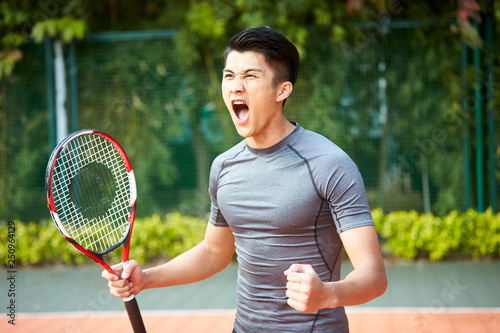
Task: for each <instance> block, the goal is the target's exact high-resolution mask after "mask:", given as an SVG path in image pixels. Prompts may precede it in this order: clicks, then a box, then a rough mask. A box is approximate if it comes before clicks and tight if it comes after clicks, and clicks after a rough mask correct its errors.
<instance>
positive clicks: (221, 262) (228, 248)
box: [144, 223, 234, 289]
mask: <svg viewBox="0 0 500 333" xmlns="http://www.w3.org/2000/svg"><path fill="white" fill-rule="evenodd" d="M233 253H234V236H233V232H232V230H231V229H230V228H229V227H216V226H213V225H212V224H210V223H208V226H207V230H206V232H205V239H204V240H203V241H202V242H201V243H200V244H198V245H196V246H195V247H193V248H192V249H190V250H189V251H187V252H185V253H183V254H181V255H179V256H178V257H176V258H174V259H172V260H170V261H169V262H167V263H165V264H162V265H160V266H156V267H153V268H149V269H146V270H145V271H144V276H145V283H144V289H149V288H161V287H169V286H175V285H181V284H188V283H193V282H197V281H201V280H204V279H206V278H209V277H210V276H212V275H214V274H216V273H218V272H220V271H222V270H223V269H224V268H226V267H227V265H228V264H229V262H230V261H231V258H232V256H233Z"/></svg>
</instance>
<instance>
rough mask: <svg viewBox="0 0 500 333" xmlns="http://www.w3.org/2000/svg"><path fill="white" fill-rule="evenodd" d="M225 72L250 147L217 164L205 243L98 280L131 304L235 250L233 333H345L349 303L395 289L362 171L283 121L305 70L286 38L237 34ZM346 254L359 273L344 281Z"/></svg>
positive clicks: (197, 274) (228, 100) (267, 32)
mask: <svg viewBox="0 0 500 333" xmlns="http://www.w3.org/2000/svg"><path fill="white" fill-rule="evenodd" d="M224 65H225V68H224V70H223V80H222V94H223V98H224V102H225V104H226V106H227V108H228V110H229V112H230V114H231V118H232V120H233V123H234V125H235V127H236V130H237V131H238V133H239V134H240V135H241V136H242V137H244V138H245V140H243V141H242V142H240V143H239V144H237V145H236V146H234V147H233V148H231V149H229V150H228V151H226V152H225V153H223V154H221V155H220V156H218V157H217V158H216V159H215V161H214V162H213V165H212V169H211V172H210V189H209V191H210V195H211V200H212V208H211V216H210V221H209V223H208V225H207V230H206V234H205V239H204V240H203V242H202V243H200V244H199V245H197V246H196V247H194V248H193V249H191V250H189V251H187V252H185V253H184V254H182V255H180V256H178V257H177V258H175V259H173V260H171V261H169V262H167V263H165V264H162V265H160V266H156V267H153V268H150V269H146V270H144V271H143V270H141V269H140V267H139V266H138V265H137V263H136V262H135V261H131V263H130V265H128V267H127V268H126V269H125V271H124V272H123V274H122V277H123V279H124V280H118V279H117V278H116V276H114V275H111V274H109V273H107V272H106V271H104V272H103V273H102V276H103V277H104V278H106V279H108V280H109V283H108V284H109V286H110V290H111V294H113V295H115V296H117V297H127V296H129V295H130V294H131V293H134V294H138V293H139V292H141V291H142V290H144V289H149V288H159V287H167V286H174V285H180V284H187V283H192V282H196V281H200V280H203V279H206V278H208V277H210V276H212V275H214V274H215V273H217V272H219V271H221V270H223V269H224V268H225V267H226V266H227V265H228V264H229V262H230V260H231V257H232V255H233V252H234V250H235V249H236V252H237V254H238V264H239V269H238V288H237V289H238V290H237V291H238V299H237V314H236V321H235V327H234V332H238V333H243V332H245V333H253V332H301V333H302V332H348V331H349V328H348V323H347V317H346V315H345V312H344V308H343V306H346V305H355V304H361V303H365V302H368V301H370V300H372V299H374V298H376V297H378V296H380V295H382V294H383V293H384V291H385V289H386V287H387V280H386V275H385V268H384V263H383V259H382V256H381V253H380V247H379V243H378V240H377V234H376V232H375V228H374V226H373V220H372V217H371V214H370V210H369V207H368V203H367V199H366V193H365V189H364V185H363V181H362V179H361V176H360V174H359V171H358V169H357V167H356V165H355V164H354V163H353V162H352V160H351V159H350V158H349V157H348V156H347V155H346V154H345V153H344V152H343V151H342V150H341V149H340V148H338V147H337V146H336V145H335V144H333V143H332V142H331V141H329V140H327V139H326V138H324V137H323V136H320V135H318V134H316V133H313V132H310V131H307V130H305V129H303V128H301V127H300V126H299V125H298V124H295V123H291V122H289V121H288V120H287V119H286V118H285V116H284V115H283V104H284V103H285V100H286V98H287V97H288V96H290V93H291V92H292V90H293V85H294V83H295V81H296V79H297V74H298V69H299V55H298V52H297V49H296V48H295V46H294V45H293V44H292V43H291V42H289V41H288V40H287V39H286V38H285V37H284V36H283V35H281V34H280V33H279V32H277V31H275V30H272V29H270V28H267V27H259V28H253V29H248V30H245V31H243V32H241V33H239V34H237V35H235V36H234V37H233V38H232V39H231V42H230V45H229V47H228V48H227V49H226V51H225V53H224ZM344 248H345V249H346V251H347V254H348V255H349V258H350V260H351V262H352V264H353V266H354V270H353V271H352V272H351V273H350V274H349V275H347V276H346V278H345V279H344V280H340V266H341V260H342V253H343V249H344ZM113 268H114V269H115V270H116V271H117V272H118V273H119V274H120V273H122V272H121V268H120V267H119V266H114V267H113ZM126 279H128V281H130V282H128V281H127V280H126Z"/></svg>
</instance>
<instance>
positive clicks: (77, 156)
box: [52, 134, 130, 252]
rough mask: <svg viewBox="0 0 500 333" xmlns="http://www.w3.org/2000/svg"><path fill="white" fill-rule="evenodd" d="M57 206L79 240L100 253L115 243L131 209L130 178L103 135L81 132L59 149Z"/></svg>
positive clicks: (67, 227)
mask: <svg viewBox="0 0 500 333" xmlns="http://www.w3.org/2000/svg"><path fill="white" fill-rule="evenodd" d="M52 191H53V196H54V203H55V205H56V211H57V212H58V214H59V217H60V219H61V222H62V224H63V227H64V228H65V230H66V231H67V233H68V234H69V235H70V236H71V237H72V238H73V239H74V240H75V241H76V242H78V243H79V244H80V245H82V246H83V247H85V248H86V249H88V250H90V251H94V252H104V251H106V250H107V249H110V248H111V247H113V246H114V245H116V244H117V243H118V242H119V241H120V240H121V239H122V237H123V234H124V232H125V230H126V228H125V224H126V222H127V219H128V216H129V214H130V182H129V178H128V172H127V170H126V167H125V164H124V162H123V159H122V157H121V155H120V153H119V152H118V150H117V149H116V148H115V147H114V145H113V144H112V143H111V142H109V141H108V140H107V139H105V138H103V137H101V136H99V135H95V134H86V135H81V136H79V137H77V138H76V139H74V140H72V141H71V142H70V143H69V144H68V146H67V147H66V148H65V149H63V150H62V151H61V152H60V156H59V157H58V159H57V161H56V165H55V168H54V174H53V187H52Z"/></svg>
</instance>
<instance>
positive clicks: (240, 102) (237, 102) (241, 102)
mask: <svg viewBox="0 0 500 333" xmlns="http://www.w3.org/2000/svg"><path fill="white" fill-rule="evenodd" d="M233 104H238V105H244V104H245V102H243V101H234V102H233Z"/></svg>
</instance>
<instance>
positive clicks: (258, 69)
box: [222, 67, 264, 74]
mask: <svg viewBox="0 0 500 333" xmlns="http://www.w3.org/2000/svg"><path fill="white" fill-rule="evenodd" d="M222 71H223V72H225V73H233V74H234V72H233V71H232V70H231V69H229V68H224V69H223V70H222ZM248 72H264V71H263V70H262V69H261V68H259V67H252V68H247V69H245V70H244V71H243V74H246V73H248Z"/></svg>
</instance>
